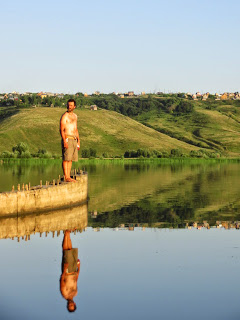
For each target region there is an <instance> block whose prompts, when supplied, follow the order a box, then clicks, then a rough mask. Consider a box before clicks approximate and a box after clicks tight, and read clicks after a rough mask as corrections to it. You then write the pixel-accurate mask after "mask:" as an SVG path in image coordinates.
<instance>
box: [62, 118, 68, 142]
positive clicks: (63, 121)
mask: <svg viewBox="0 0 240 320" xmlns="http://www.w3.org/2000/svg"><path fill="white" fill-rule="evenodd" d="M65 126H66V118H65V114H64V115H63V116H62V118H61V120H60V133H61V137H62V139H63V144H64V148H68V143H67V141H66V134H65Z"/></svg>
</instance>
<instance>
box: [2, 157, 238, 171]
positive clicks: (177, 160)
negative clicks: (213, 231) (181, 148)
mask: <svg viewBox="0 0 240 320" xmlns="http://www.w3.org/2000/svg"><path fill="white" fill-rule="evenodd" d="M61 162H62V159H53V158H50V159H43V158H28V159H24V158H0V164H6V163H8V164H11V163H12V164H18V163H19V164H39V163H42V164H48V163H49V164H50V163H58V164H61ZM207 162H209V163H220V162H240V158H187V157H172V158H93V159H91V158H81V159H79V160H78V162H73V169H74V168H76V167H78V165H79V164H80V165H81V164H98V163H100V164H105V163H116V164H121V163H123V164H128V163H130V164H131V163H207Z"/></svg>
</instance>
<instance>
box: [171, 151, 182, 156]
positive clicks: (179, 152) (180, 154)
mask: <svg viewBox="0 0 240 320" xmlns="http://www.w3.org/2000/svg"><path fill="white" fill-rule="evenodd" d="M181 156H182V151H181V150H179V149H172V150H171V157H181Z"/></svg>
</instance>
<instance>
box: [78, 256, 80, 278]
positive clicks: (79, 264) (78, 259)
mask: <svg viewBox="0 0 240 320" xmlns="http://www.w3.org/2000/svg"><path fill="white" fill-rule="evenodd" d="M77 267H78V271H77V279H78V276H79V272H80V260H79V259H78V262H77Z"/></svg>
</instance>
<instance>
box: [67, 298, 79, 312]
mask: <svg viewBox="0 0 240 320" xmlns="http://www.w3.org/2000/svg"><path fill="white" fill-rule="evenodd" d="M69 301H72V302H74V301H73V300H68V303H67V309H68V304H69ZM76 310H77V305H76V303H75V302H74V309H73V310H69V309H68V312H75V311H76Z"/></svg>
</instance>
